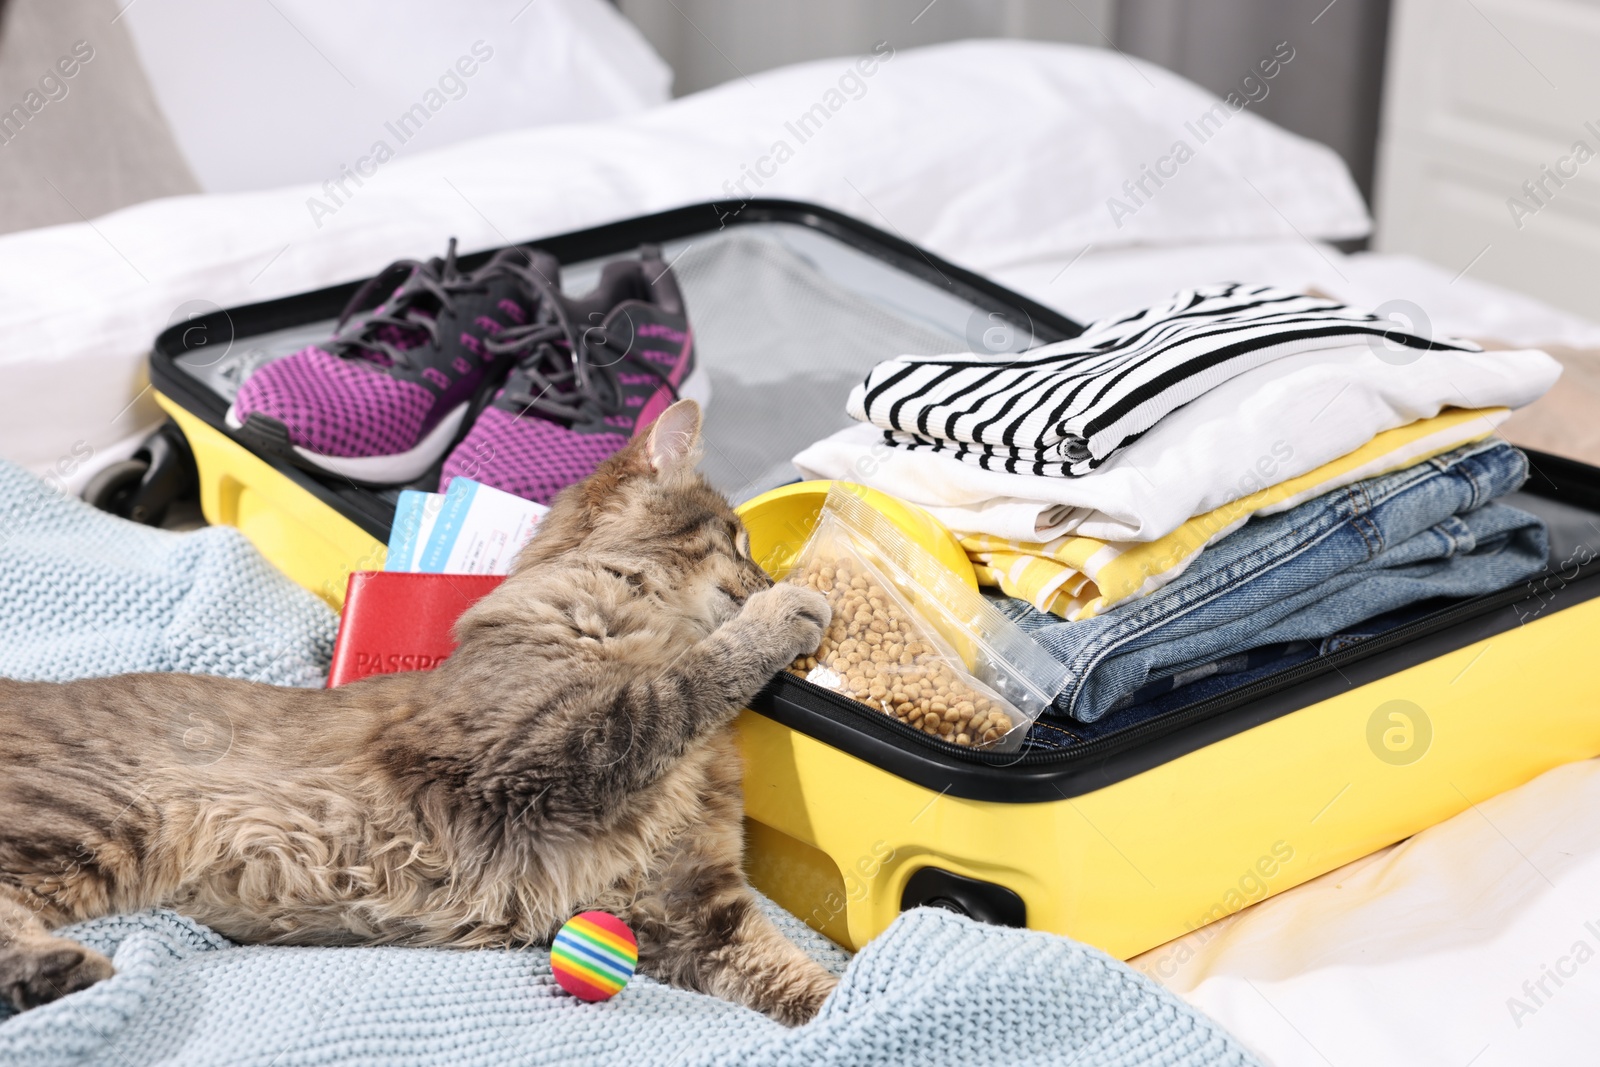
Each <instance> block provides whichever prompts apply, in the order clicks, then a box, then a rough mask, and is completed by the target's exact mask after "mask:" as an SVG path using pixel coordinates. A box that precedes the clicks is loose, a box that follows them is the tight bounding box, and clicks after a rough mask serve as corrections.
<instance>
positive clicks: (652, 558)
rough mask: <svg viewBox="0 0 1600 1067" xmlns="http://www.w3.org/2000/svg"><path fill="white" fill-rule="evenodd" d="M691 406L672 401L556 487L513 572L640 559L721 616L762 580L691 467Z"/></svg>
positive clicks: (696, 425) (696, 434) (746, 546)
mask: <svg viewBox="0 0 1600 1067" xmlns="http://www.w3.org/2000/svg"><path fill="white" fill-rule="evenodd" d="M699 459H700V405H699V404H697V403H695V402H694V401H693V400H680V401H678V402H677V403H675V404H673V405H672V406H671V407H669V408H667V410H666V411H664V412H662V413H661V415H660V416H659V417H658V418H657V419H656V421H655V422H654V423H653V424H652V425H651V427H650V430H649V432H647V433H644V434H640V435H639V436H637V437H635V438H634V439H633V440H632V441H631V442H630V443H629V444H628V445H627V446H626V447H624V448H623V449H622V450H621V451H619V452H617V453H616V454H615V455H613V456H612V457H611V458H610V459H607V460H606V461H605V462H604V463H602V464H601V465H600V467H599V468H598V469H597V470H596V471H595V472H594V473H593V474H592V475H590V476H589V477H588V478H587V479H585V480H584V481H582V482H579V483H578V484H576V485H572V486H569V487H568V488H566V489H564V490H562V492H561V494H560V495H559V496H557V497H556V499H555V501H554V502H553V503H552V504H551V506H550V512H549V514H547V515H545V517H544V518H543V519H541V520H540V521H539V528H538V531H537V533H536V534H535V535H534V538H533V540H532V541H530V542H528V545H527V547H526V548H524V549H523V550H522V553H521V555H520V556H519V557H518V559H517V562H516V565H515V567H514V568H513V570H512V573H513V574H519V573H521V572H523V571H525V570H528V569H529V568H532V567H535V566H537V565H539V564H540V563H541V562H545V561H549V560H554V559H557V558H562V557H569V556H571V555H573V554H581V555H582V556H584V557H587V558H592V559H596V560H606V561H609V562H610V563H612V564H622V563H625V562H626V561H628V560H636V561H640V562H649V563H652V564H654V567H653V568H652V569H654V570H658V571H659V569H660V568H666V569H667V570H669V571H671V572H673V573H674V577H675V579H676V582H675V586H674V590H675V591H676V592H677V593H679V594H681V595H684V596H689V597H694V598H697V599H701V598H703V599H705V600H706V601H707V607H708V611H707V614H709V615H710V616H711V617H717V616H722V617H727V616H731V615H732V614H733V613H734V612H735V611H736V610H737V608H738V605H740V604H742V603H743V602H744V600H745V598H746V597H748V596H749V595H750V594H751V593H754V592H757V591H759V590H761V589H765V588H766V587H768V586H769V585H771V584H772V581H771V579H769V578H768V577H767V575H766V572H764V571H763V570H762V569H761V568H760V567H759V566H758V565H757V564H756V563H755V561H754V560H752V559H751V558H750V535H749V534H748V533H747V532H746V531H745V528H744V524H743V523H742V522H740V521H739V516H738V515H736V514H735V513H734V510H733V508H732V506H730V505H729V503H728V500H727V498H726V497H725V496H723V495H722V494H721V493H720V492H718V491H717V490H716V489H714V488H712V486H711V484H710V483H709V482H707V481H706V480H705V478H704V477H702V476H701V474H700V472H699V471H697V470H696V469H695V464H696V463H697V462H698V461H699Z"/></svg>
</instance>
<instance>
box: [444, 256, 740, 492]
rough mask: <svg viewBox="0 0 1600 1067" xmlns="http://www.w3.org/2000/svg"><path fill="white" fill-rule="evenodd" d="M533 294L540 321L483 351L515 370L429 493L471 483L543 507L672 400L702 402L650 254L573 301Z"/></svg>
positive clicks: (676, 309)
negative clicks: (511, 361) (502, 357)
mask: <svg viewBox="0 0 1600 1067" xmlns="http://www.w3.org/2000/svg"><path fill="white" fill-rule="evenodd" d="M541 289H542V291H543V292H544V296H545V299H544V300H543V301H542V302H541V304H540V310H539V317H538V318H537V319H536V320H535V321H533V322H530V323H529V324H527V325H526V326H520V327H517V328H516V329H513V330H507V331H506V332H505V333H503V334H501V335H500V336H499V337H496V338H495V339H494V340H493V341H491V342H490V347H491V348H492V349H493V350H495V351H496V352H504V353H506V354H507V355H508V356H514V357H515V358H516V359H517V364H516V366H515V367H513V368H512V370H511V374H510V377H508V378H507V379H506V384H505V386H504V388H502V389H501V390H500V391H499V393H498V394H497V395H496V396H495V398H494V400H493V401H491V402H490V404H489V406H488V407H486V408H484V410H483V413H482V414H480V415H479V416H478V419H477V421H476V422H475V423H473V425H472V429H471V430H470V431H468V433H467V436H466V437H465V438H463V439H462V441H461V443H460V444H459V445H457V446H456V447H455V448H454V449H453V450H452V451H451V453H450V455H449V457H448V458H447V459H446V460H445V462H444V472H443V475H442V476H441V478H440V481H439V491H440V492H443V491H444V490H445V489H447V488H448V487H449V485H450V481H451V479H453V478H471V479H473V480H474V481H479V482H482V483H484V484H485V485H491V486H494V487H495V488H496V489H502V490H504V491H506V492H508V493H514V494H516V495H517V496H520V497H525V498H526V499H528V500H534V501H537V502H539V503H541V504H548V503H550V501H551V500H552V499H553V498H554V497H555V495H556V494H557V493H558V492H560V491H561V490H562V489H564V488H566V487H567V486H569V485H571V484H573V483H574V482H579V481H582V480H583V479H584V478H587V477H588V476H589V475H590V474H592V473H593V472H594V469H595V468H596V467H598V466H599V465H600V464H601V463H602V462H603V461H604V460H605V459H606V457H607V456H610V455H611V454H612V453H613V452H616V451H617V450H618V449H620V448H622V446H623V445H625V444H627V443H628V441H629V440H630V439H631V438H633V437H634V436H636V435H637V434H639V433H642V432H644V431H645V430H647V429H649V427H650V424H651V423H652V422H654V421H655V419H656V416H658V415H660V414H661V413H662V412H663V411H665V410H666V409H667V408H668V407H669V406H670V405H671V404H672V403H673V401H675V400H677V399H679V398H680V397H693V398H694V399H696V400H698V401H700V403H701V404H702V405H704V404H705V403H706V402H707V401H708V400H709V399H710V388H709V386H710V383H709V381H708V380H707V377H706V375H705V373H704V372H703V371H701V372H700V373H696V368H695V358H694V338H693V335H692V332H691V330H690V328H689V318H688V313H687V311H686V310H685V309H684V304H683V295H682V293H681V292H680V291H679V289H678V283H677V279H676V278H674V277H673V275H672V271H671V269H670V268H669V267H668V266H667V264H665V263H663V262H662V261H661V253H660V250H659V249H656V248H654V247H652V246H646V247H644V248H642V249H641V250H640V253H639V258H638V259H624V260H616V261H614V262H611V263H608V264H606V266H605V269H604V270H602V271H601V274H600V283H599V284H598V285H597V286H595V289H594V292H592V293H590V294H588V295H587V296H585V297H582V298H580V299H572V298H568V297H566V296H563V295H562V294H561V293H560V292H559V291H557V290H556V289H555V288H554V287H553V286H548V285H542V286H541Z"/></svg>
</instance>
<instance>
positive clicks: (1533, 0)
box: [1376, 0, 1600, 318]
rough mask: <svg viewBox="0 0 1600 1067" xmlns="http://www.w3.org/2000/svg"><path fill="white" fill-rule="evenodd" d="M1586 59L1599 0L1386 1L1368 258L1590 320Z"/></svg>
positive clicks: (1591, 148)
mask: <svg viewBox="0 0 1600 1067" xmlns="http://www.w3.org/2000/svg"><path fill="white" fill-rule="evenodd" d="M1597 54H1600V0H1474V2H1473V3H1472V4H1465V3H1461V2H1459V0H1397V2H1396V5H1395V17H1394V25H1393V28H1392V30H1391V44H1390V50H1389V57H1390V62H1389V76H1388V83H1389V91H1388V97H1387V101H1386V106H1385V110H1384V130H1383V136H1382V140H1381V143H1380V150H1379V169H1378V189H1377V209H1378V231H1377V241H1376V246H1377V247H1378V248H1379V249H1381V250H1382V251H1386V252H1410V253H1413V254H1415V255H1418V256H1422V257H1424V258H1426V259H1431V260H1433V261H1434V262H1436V263H1438V264H1440V265H1441V266H1443V267H1445V268H1446V269H1447V270H1449V271H1451V272H1452V273H1456V272H1470V274H1471V275H1472V277H1474V278H1479V279H1482V280H1484V281H1490V282H1497V283H1499V284H1501V285H1505V286H1509V287H1510V288H1513V289H1519V290H1521V291H1523V292H1525V293H1530V294H1532V295H1534V296H1537V297H1541V298H1542V299H1544V300H1547V301H1549V302H1550V303H1553V304H1556V305H1558V306H1561V307H1564V308H1567V309H1569V310H1571V311H1575V312H1578V313H1579V314H1583V315H1587V316H1589V317H1590V318H1600V284H1597V282H1596V278H1597V277H1600V64H1597V63H1596V61H1595V56H1596V55H1597ZM1591 124H1592V125H1591ZM1579 142H1582V143H1583V144H1584V145H1585V146H1586V147H1587V150H1588V152H1589V153H1593V154H1595V158H1590V159H1589V160H1588V161H1587V162H1583V163H1581V164H1580V163H1579V162H1578V161H1577V159H1576V158H1575V156H1576V155H1582V153H1574V147H1575V145H1576V144H1577V143H1579ZM1563 160H1566V162H1565V163H1564V164H1563ZM1557 167H1561V168H1562V169H1564V170H1566V171H1567V172H1568V175H1567V176H1566V177H1560V176H1559V175H1558V177H1560V181H1559V183H1558V182H1557V181H1556V180H1554V179H1550V178H1545V177H1544V175H1545V174H1546V173H1547V172H1546V171H1545V168H1551V169H1552V170H1554V168H1557ZM1573 171H1576V175H1575V176H1573V174H1572V172H1573ZM1541 179H1543V186H1542V187H1535V189H1534V194H1533V196H1530V195H1529V192H1528V191H1527V190H1525V189H1524V188H1523V183H1524V182H1534V181H1539V180H1541ZM1534 197H1537V200H1535V199H1534ZM1516 203H1521V204H1522V205H1523V209H1524V210H1522V211H1518V210H1517V209H1515V207H1514V206H1513V205H1514V204H1516Z"/></svg>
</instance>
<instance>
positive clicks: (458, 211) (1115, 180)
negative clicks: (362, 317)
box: [0, 0, 1368, 478]
mask: <svg viewBox="0 0 1600 1067" xmlns="http://www.w3.org/2000/svg"><path fill="white" fill-rule="evenodd" d="M160 2H165V0H140V3H138V4H136V5H135V6H134V7H133V8H132V9H130V14H132V12H133V11H137V10H139V8H140V7H143V6H144V4H145V3H160ZM277 2H279V3H283V2H284V0H277ZM538 6H539V5H535V7H533V8H530V9H529V12H528V15H526V16H524V18H526V17H530V16H531V15H532V14H533V12H534V11H535V10H537V8H538ZM451 47H452V48H453V47H454V44H453V43H452V44H451ZM495 61H496V62H497V61H498V59H497V60H495ZM491 66H492V63H491ZM1146 79H1148V80H1149V84H1146ZM341 84H342V83H341ZM473 91H474V92H476V89H474V90H473ZM471 99H472V97H471V96H470V95H469V96H468V97H467V99H466V101H462V102H463V103H465V102H467V101H470V100H471ZM1213 102H1214V101H1213V98H1211V97H1210V96H1208V95H1207V94H1206V93H1204V92H1203V91H1201V90H1200V89H1198V88H1196V87H1195V86H1193V85H1191V84H1189V83H1188V82H1185V81H1183V80H1182V79H1180V78H1177V77H1176V76H1174V75H1171V74H1167V73H1164V72H1162V71H1160V70H1158V69H1156V68H1153V67H1149V66H1146V65H1143V64H1137V65H1132V64H1130V62H1129V61H1128V60H1126V59H1124V58H1123V57H1121V56H1119V55H1117V54H1116V53H1113V52H1109V51H1102V50H1097V49H1090V48H1079V47H1074V46H1069V45H1048V44H1037V43H1028V42H1018V41H972V42H963V43H960V44H954V45H943V46H938V47H934V48H927V49H920V50H915V51H906V52H904V53H900V54H896V53H894V52H893V51H892V49H890V48H889V47H888V46H884V47H883V48H882V49H880V52H879V54H877V55H875V56H872V57H866V58H857V57H851V58H843V59H830V60H821V61H817V62H814V63H805V64H801V65H798V66H794V67H788V68H784V69H780V70H775V71H770V72H768V73H765V74H760V75H756V76H754V77H752V78H751V79H750V80H749V81H748V82H746V81H744V80H742V79H741V80H735V81H733V82H730V83H728V84H726V85H723V86H720V87H718V88H716V89H712V90H709V91H707V92H703V93H698V94H695V95H693V96H690V97H685V98H683V99H681V100H677V101H674V102H672V103H670V104H667V105H665V106H663V107H658V108H654V109H652V110H649V111H645V112H641V113H638V114H635V115H628V116H624V117H622V118H617V119H612V120H609V121H605V122H595V123H582V124H570V125H556V126H543V127H539V128H536V129H527V130H518V131H515V132H511V133H503V134H499V135H496V136H490V137H483V138H478V139H476V140H472V141H466V142H462V143H459V144H454V145H451V146H449V147H448V148H444V149H440V150H437V151H433V152H423V153H418V154H416V155H411V154H409V153H406V154H402V155H400V156H398V157H397V158H395V159H394V160H392V161H390V162H388V163H385V164H383V165H382V167H381V168H380V169H379V170H378V171H377V177H376V179H369V180H367V181H366V182H365V183H364V184H363V185H362V186H360V187H359V188H358V187H355V186H353V185H352V186H347V193H348V195H347V196H344V197H341V198H339V201H338V203H333V202H332V199H333V198H331V197H330V196H329V195H328V192H327V190H326V189H325V188H323V187H322V186H321V185H320V184H317V185H299V186H288V187H284V188H279V189H273V190H269V191H262V192H254V193H236V194H230V195H211V196H190V197H174V198H171V199H167V200H158V201H152V202H150V203H147V204H141V205H138V206H136V207H132V208H127V209H125V210H122V211H118V212H114V213H112V214H110V215H107V216H105V217H104V218H101V219H99V220H96V221H95V223H94V224H93V225H92V226H90V225H88V224H84V223H80V224H76V225H69V226H58V227H53V228H50V229H47V230H34V231H28V232H23V233H14V234H9V235H6V236H3V237H0V294H4V297H3V299H0V337H4V338H5V339H6V344H5V345H4V346H0V456H4V457H6V458H11V459H16V460H18V461H20V462H24V463H27V464H30V465H32V466H35V467H37V468H41V469H42V468H44V467H46V466H49V465H51V464H53V463H55V462H56V461H57V460H58V458H59V457H60V456H62V455H63V454H64V453H66V452H68V451H69V450H70V449H71V448H72V447H74V446H75V445H76V444H77V442H79V441H80V440H81V441H83V442H85V443H86V444H85V447H88V448H92V449H93V450H95V453H96V456H97V457H106V456H110V455H113V454H114V451H113V448H114V446H115V444H116V442H118V441H123V440H126V439H127V438H128V437H129V436H130V435H133V434H134V433H135V432H136V431H138V430H139V429H141V428H142V427H144V426H145V425H146V424H148V423H149V422H150V421H151V420H152V419H154V418H156V417H157V413H156V411H155V409H154V406H153V405H152V404H151V403H150V401H149V398H148V396H146V397H145V398H144V399H142V400H140V401H139V402H138V403H137V404H134V403H132V402H133V401H134V399H135V397H136V396H138V395H139V394H140V392H141V390H143V389H144V387H145V380H144V377H143V365H144V354H145V353H146V352H147V351H148V348H149V344H150V341H151V339H152V338H153V337H154V336H155V335H156V333H157V332H159V331H160V330H161V329H162V328H163V327H165V326H166V325H168V323H169V322H170V321H171V320H172V318H173V316H174V315H175V314H179V315H181V314H182V313H183V311H184V309H186V308H190V307H193V306H194V302H195V301H203V302H205V303H207V304H209V305H211V306H221V307H228V306H232V305H236V304H244V303H253V302H256V301H260V300H267V299H270V298H272V297H275V296H283V295H286V294H289V293H296V292H301V291H304V290H307V289H313V288H317V287H319V286H324V285H329V284H333V283H335V282H340V281H348V280H350V279H354V278H359V277H361V276H363V275H368V274H371V273H373V272H375V271H377V270H378V269H380V268H381V267H382V266H383V265H384V264H385V263H387V262H388V261H390V260H391V259H394V258H396V257H399V256H427V255H432V254H436V253H438V252H439V251H440V250H442V249H443V248H444V245H445V241H446V240H447V239H448V238H449V237H451V236H457V237H459V238H460V239H461V248H462V250H463V251H471V250H474V249H480V248H487V247H490V246H493V245H501V244H505V243H507V242H509V241H519V240H526V239H529V238H534V237H538V236H541V235H549V234H554V233H560V232H564V231H568V230H573V229H578V228H581V227H585V226H594V225H598V224H600V223H604V222H609V221H612V220H615V219H618V218H623V217H627V216H630V215H638V214H644V213H647V212H653V211H661V210H665V209H667V208H671V207H676V206H679V205H682V204H686V203H692V202H695V201H700V200H712V199H719V198H726V197H729V196H734V197H739V196H743V195H752V196H755V195H759V196H776V197H790V198H794V199H801V200H812V201H816V202H818V203H821V204H824V205H827V206H829V207H833V208H836V209H838V210H840V211H844V212H848V213H850V214H853V215H856V216H858V217H860V218H862V219H864V220H865V221H867V222H869V223H871V224H873V225H875V226H877V227H879V228H881V229H885V230H888V231H891V232H893V233H896V234H899V235H900V236H902V237H904V238H905V239H907V240H910V241H914V242H917V243H919V244H923V245H926V246H928V247H929V248H931V249H932V250H933V251H935V252H936V253H938V254H940V255H943V256H945V257H947V258H950V259H953V260H956V261H958V262H962V263H964V264H967V265H969V266H972V267H975V268H977V269H979V270H993V269H996V268H1000V267H1004V266H1007V265H1009V264H1014V263H1017V262H1019V261H1024V260H1029V259H1041V258H1051V257H1056V258H1058V259H1060V258H1061V257H1069V256H1071V255H1072V254H1073V253H1074V252H1075V250H1076V249H1078V248H1081V247H1082V246H1083V245H1085V244H1089V243H1093V244H1096V245H1110V244H1113V243H1126V242H1129V241H1133V240H1143V241H1155V240H1166V241H1198V240H1206V239H1220V238H1222V237H1236V238H1237V237H1244V236H1251V235H1253V236H1259V237H1268V236H1271V237H1283V236H1289V237H1294V236H1295V233H1296V231H1297V230H1298V232H1299V233H1301V234H1304V235H1305V236H1306V237H1313V238H1338V237H1349V236H1354V235H1357V234H1360V233H1363V232H1365V230H1366V227H1367V222H1368V220H1367V215H1366V211H1365V209H1364V208H1363V207H1362V204H1361V200H1360V197H1359V195H1358V194H1357V193H1356V190H1355V187H1354V185H1353V184H1352V183H1351V181H1350V179H1349V176H1348V174H1347V173H1346V171H1345V169H1344V167H1343V165H1342V164H1341V163H1340V162H1339V160H1338V158H1337V157H1336V156H1335V155H1334V154H1333V153H1332V152H1331V151H1330V150H1328V149H1326V148H1324V147H1322V146H1321V145H1316V144H1313V143H1312V142H1309V141H1306V140H1303V139H1301V138H1299V137H1295V136H1293V135H1291V134H1289V133H1286V132H1284V131H1283V130H1280V129H1278V128H1277V127H1274V126H1271V125H1269V124H1268V123H1266V122H1264V121H1262V120H1260V119H1257V118H1256V117H1255V116H1253V115H1249V114H1239V115H1235V116H1234V117H1233V118H1231V119H1230V120H1229V121H1228V123H1227V124H1226V126H1225V127H1224V128H1223V130H1222V132H1221V133H1220V134H1218V135H1217V136H1216V137H1215V138H1213V139H1212V140H1210V141H1209V142H1208V143H1207V144H1205V145H1203V146H1201V147H1200V149H1199V151H1198V152H1197V153H1196V156H1195V158H1194V159H1192V160H1191V161H1190V162H1188V163H1187V164H1186V165H1185V166H1184V168H1183V169H1182V170H1181V172H1180V174H1179V176H1178V177H1177V178H1176V179H1174V180H1172V181H1169V182H1168V184H1167V186H1166V188H1164V189H1162V190H1161V192H1160V195H1159V196H1158V197H1156V198H1155V199H1153V200H1151V201H1150V202H1149V203H1148V204H1147V205H1146V207H1145V208H1143V209H1141V210H1140V211H1139V212H1138V213H1137V214H1136V216H1135V217H1134V218H1133V219H1132V220H1127V219H1124V220H1123V222H1124V226H1123V227H1121V228H1118V227H1117V226H1116V225H1115V224H1114V222H1113V220H1112V219H1111V218H1110V216H1109V214H1108V212H1107V210H1106V206H1105V201H1106V198H1107V197H1108V196H1110V195H1112V193H1114V192H1116V191H1117V186H1118V185H1119V184H1120V182H1121V181H1123V180H1124V176H1125V175H1136V174H1137V172H1138V164H1139V162H1140V161H1141V160H1143V161H1148V160H1150V159H1151V158H1153V157H1152V156H1151V155H1150V153H1151V152H1154V151H1157V150H1158V149H1161V146H1162V145H1163V144H1165V143H1166V142H1167V138H1169V137H1170V136H1173V135H1174V134H1173V132H1172V131H1174V130H1178V129H1181V128H1182V124H1183V122H1184V121H1186V120H1187V119H1188V118H1189V117H1191V116H1193V115H1195V114H1198V113H1201V112H1203V111H1204V110H1205V109H1206V108H1207V107H1208V106H1210V104H1211V103H1213ZM448 106H455V105H454V104H452V105H448ZM805 116H810V118H809V119H804V117H805ZM293 118H294V115H292V114H290V115H286V116H285V119H286V121H288V120H291V119H293ZM803 119H804V121H802V120H803ZM445 120H446V119H445V115H444V113H443V112H441V113H440V115H438V116H436V117H435V118H434V120H433V121H434V122H444V121H445ZM802 135H804V136H803V137H802ZM780 144H781V145H783V146H786V148H787V151H786V152H785V151H779V150H778V146H779V145H780ZM779 156H781V157H782V161H781V162H780V161H779V160H778V158H777V157H779ZM761 171H765V172H766V174H765V175H763V174H761V173H760V172H761ZM752 175H753V177H751V176H752ZM1241 175H1248V176H1249V178H1250V181H1251V182H1253V183H1254V185H1255V188H1256V189H1259V190H1260V194H1258V193H1257V192H1256V191H1255V190H1254V189H1252V188H1251V187H1250V185H1248V184H1245V183H1244V182H1242V181H1241V180H1240V176H1241ZM1263 197H1265V199H1263ZM1268 201H1270V203H1269V202H1268ZM1130 222H1132V223H1137V224H1138V228H1137V232H1135V226H1133V225H1131V224H1130ZM1062 261H1064V260H1062ZM1067 310H1068V311H1069V312H1070V311H1071V310H1072V309H1071V308H1068V309H1067ZM130 447H131V446H130ZM75 477H80V478H81V477H82V468H80V469H79V471H78V473H77V475H75Z"/></svg>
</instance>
